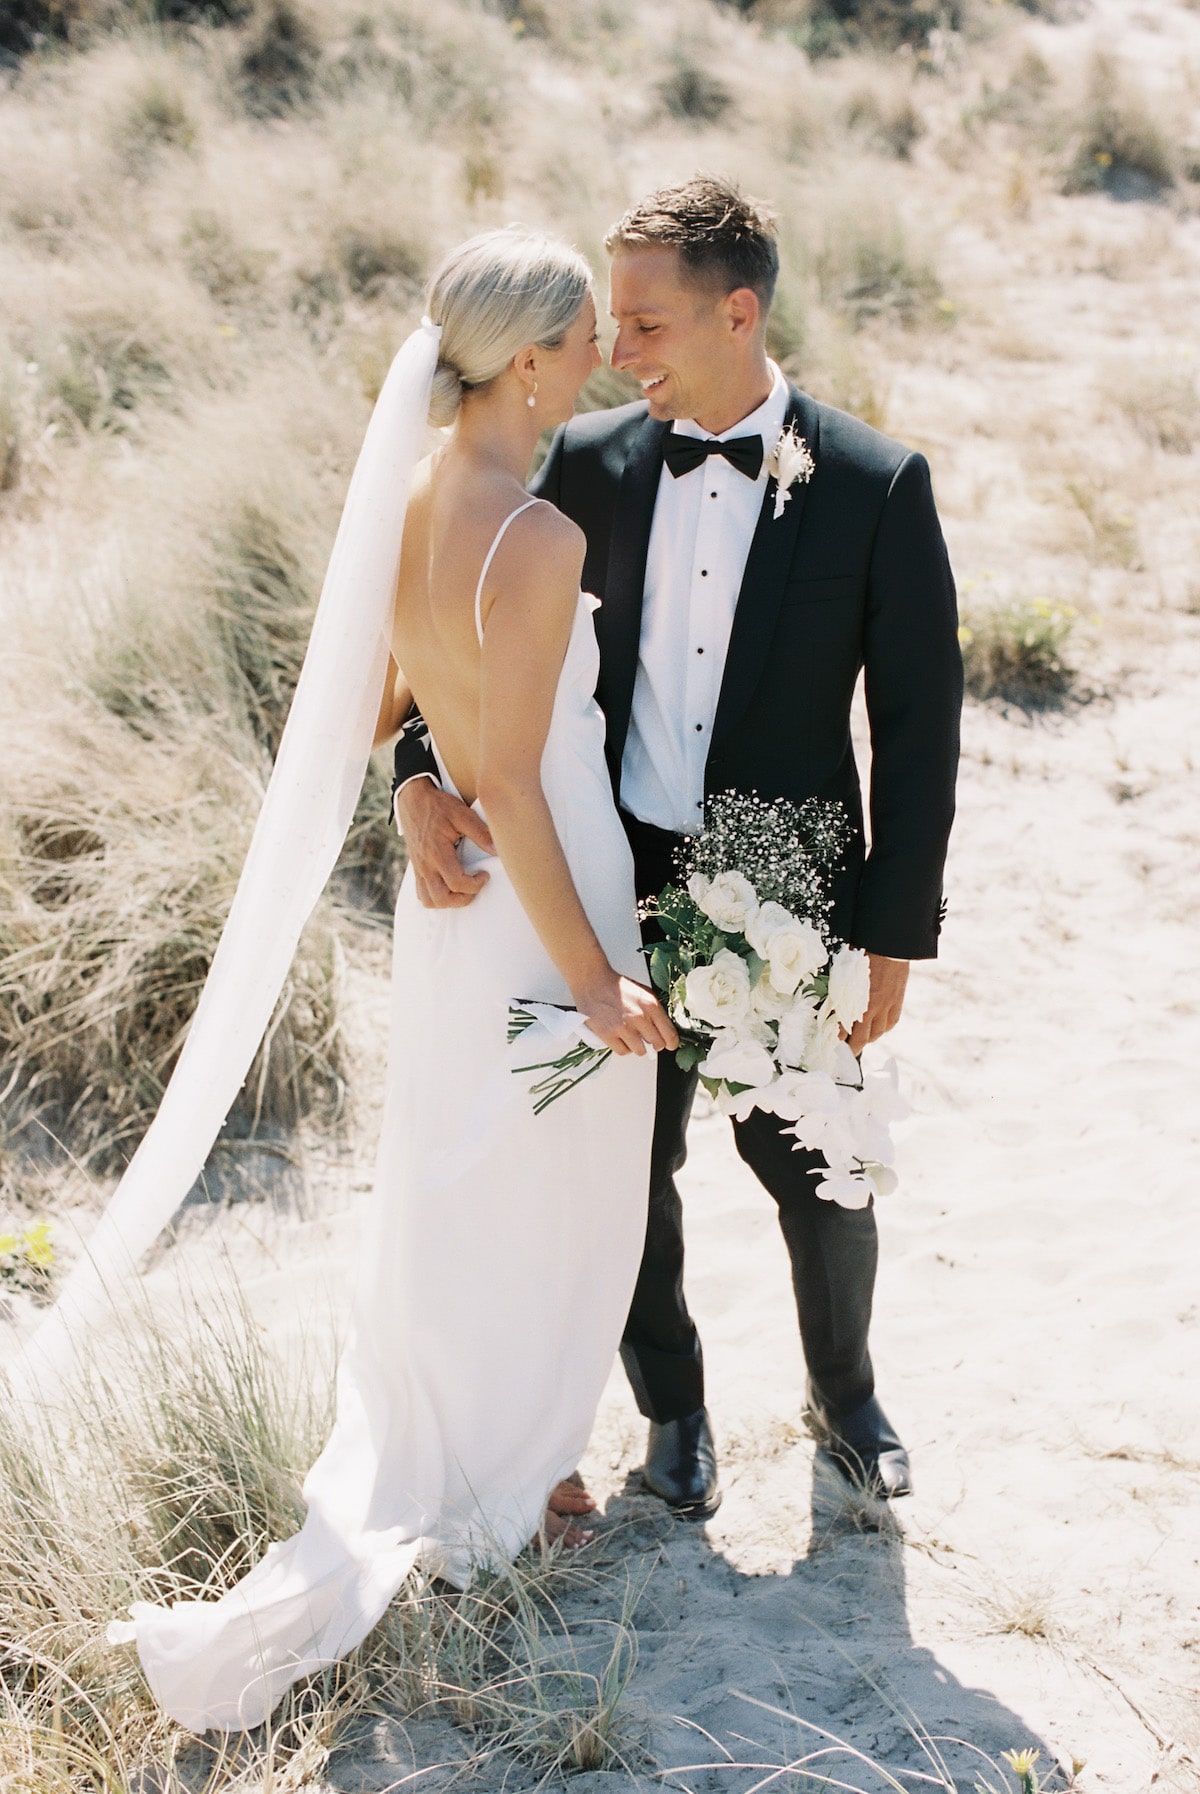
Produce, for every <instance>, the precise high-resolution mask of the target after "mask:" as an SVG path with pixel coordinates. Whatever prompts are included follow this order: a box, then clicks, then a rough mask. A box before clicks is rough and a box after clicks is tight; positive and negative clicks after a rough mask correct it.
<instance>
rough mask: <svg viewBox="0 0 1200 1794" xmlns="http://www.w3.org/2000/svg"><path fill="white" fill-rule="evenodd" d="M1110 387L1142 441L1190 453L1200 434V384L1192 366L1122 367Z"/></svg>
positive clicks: (1158, 446)
mask: <svg viewBox="0 0 1200 1794" xmlns="http://www.w3.org/2000/svg"><path fill="white" fill-rule="evenodd" d="M1108 390H1109V391H1110V392H1111V394H1112V396H1113V400H1114V403H1115V404H1116V406H1117V408H1118V410H1120V411H1121V412H1123V414H1124V415H1125V416H1126V417H1127V418H1128V419H1129V421H1130V423H1131V424H1132V425H1133V427H1134V429H1135V430H1136V431H1137V433H1138V435H1139V436H1140V437H1141V438H1142V441H1143V442H1147V443H1149V444H1150V445H1151V447H1154V448H1162V449H1166V451H1167V452H1168V454H1172V455H1190V454H1191V452H1192V448H1193V446H1194V444H1195V441H1196V438H1197V436H1200V387H1198V386H1197V381H1196V375H1195V373H1194V372H1193V370H1192V369H1191V368H1188V367H1182V366H1180V365H1178V364H1173V365H1172V364H1162V363H1153V364H1149V365H1146V366H1143V367H1140V368H1137V367H1133V368H1131V367H1122V368H1121V369H1120V370H1119V372H1118V373H1117V376H1116V378H1115V379H1114V380H1113V381H1112V383H1111V385H1110V386H1109V388H1108Z"/></svg>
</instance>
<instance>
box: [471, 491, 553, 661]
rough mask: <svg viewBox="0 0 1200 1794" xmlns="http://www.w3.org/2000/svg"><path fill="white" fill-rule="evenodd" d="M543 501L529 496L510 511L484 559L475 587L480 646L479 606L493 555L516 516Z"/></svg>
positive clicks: (480, 643) (480, 616)
mask: <svg viewBox="0 0 1200 1794" xmlns="http://www.w3.org/2000/svg"><path fill="white" fill-rule="evenodd" d="M541 502H542V501H541V499H540V498H527V499H526V500H525V503H524V504H523V505H518V506H517V508H516V510H515V511H510V512H509V513H508V516H507V517H506V518H505V519H504V522H503V523H502V524H501V525H500V528H499V529H498V530H497V531H496V534H495V537H494V539H493V541H492V546H491V547H490V548H489V549H488V551H487V559H486V560H485V561H484V563H483V568H482V570H481V572H480V575H479V584H478V585H477V586H476V587H475V634H476V635H477V636H478V638H479V645H480V647H482V646H483V616H482V614H481V612H480V608H479V607H480V604H481V603H482V602H483V582H484V580H485V579H486V578H487V576H488V569H489V567H490V566H491V564H492V556H493V555H494V554H495V552H496V550H497V549H498V548H499V546H500V544H501V542H503V540H504V534H505V531H506V530H507V529H508V526H509V524H510V523H511V522H512V521H513V519H514V517H519V516H520V515H521V512H522V511H528V510H529V508H530V506H531V505H540V504H541Z"/></svg>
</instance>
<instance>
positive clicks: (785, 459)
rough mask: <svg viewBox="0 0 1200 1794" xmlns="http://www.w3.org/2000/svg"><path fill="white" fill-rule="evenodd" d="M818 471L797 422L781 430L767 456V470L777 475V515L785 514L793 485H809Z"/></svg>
mask: <svg viewBox="0 0 1200 1794" xmlns="http://www.w3.org/2000/svg"><path fill="white" fill-rule="evenodd" d="M815 471H816V462H815V461H814V460H813V458H812V456H811V454H810V453H809V449H808V444H807V442H805V440H804V438H803V436H800V435H798V434H797V431H796V426H795V424H789V425H788V427H787V429H786V430H781V431H780V432H779V441H778V442H777V443H776V444H775V447H774V448H773V449H772V450H771V452H770V454H769V455H768V456H767V472H768V473H770V474H774V476H775V516H776V518H779V517H782V516H783V507H784V505H786V503H787V501H788V499H789V498H790V497H791V496H792V487H793V486H804V485H807V483H808V481H809V480H811V479H812V477H813V474H814V473H815Z"/></svg>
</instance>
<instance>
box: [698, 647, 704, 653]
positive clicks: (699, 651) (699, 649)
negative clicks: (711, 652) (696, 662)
mask: <svg viewBox="0 0 1200 1794" xmlns="http://www.w3.org/2000/svg"><path fill="white" fill-rule="evenodd" d="M696 652H697V654H703V652H704V649H703V648H697V649H696Z"/></svg>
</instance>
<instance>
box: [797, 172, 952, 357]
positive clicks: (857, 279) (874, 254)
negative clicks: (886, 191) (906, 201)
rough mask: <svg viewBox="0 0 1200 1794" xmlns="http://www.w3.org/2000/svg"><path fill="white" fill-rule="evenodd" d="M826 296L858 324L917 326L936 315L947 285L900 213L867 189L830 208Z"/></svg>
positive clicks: (822, 281)
mask: <svg viewBox="0 0 1200 1794" xmlns="http://www.w3.org/2000/svg"><path fill="white" fill-rule="evenodd" d="M816 276H817V283H818V286H819V289H820V293H821V298H822V299H823V300H824V302H825V303H826V305H828V306H829V307H830V308H831V309H832V310H834V311H835V312H838V313H840V314H841V316H842V317H844V318H845V319H846V320H847V321H848V322H849V323H850V324H851V325H852V326H853V327H854V328H856V329H857V328H861V327H862V326H863V325H864V324H867V323H869V322H871V321H873V320H877V319H883V320H891V321H895V322H898V323H901V324H907V325H914V324H917V323H920V322H921V321H922V320H924V319H928V318H929V317H931V316H932V315H933V314H934V308H935V306H936V303H937V300H938V297H939V294H940V292H941V284H940V282H939V280H938V277H937V274H936V272H935V270H934V267H933V264H932V262H931V261H930V260H929V259H928V258H927V256H926V255H925V254H924V253H923V252H922V251H921V250H919V249H918V248H916V247H915V246H914V243H913V241H912V238H911V235H910V233H909V231H908V229H907V227H906V225H905V223H904V220H903V219H902V217H901V215H900V213H899V212H898V211H897V210H896V209H895V207H894V206H892V205H890V204H889V203H888V201H887V200H886V198H884V197H882V196H880V195H878V194H872V193H870V192H868V191H866V190H864V191H862V192H861V193H859V194H857V195H856V196H854V197H853V198H850V197H848V196H841V197H840V200H839V202H838V203H837V204H835V205H833V206H831V207H830V208H829V210H828V212H827V213H826V217H825V220H824V224H823V229H822V235H821V239H820V244H819V247H818V249H817V254H816Z"/></svg>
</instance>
